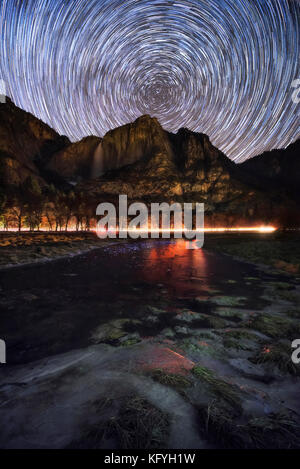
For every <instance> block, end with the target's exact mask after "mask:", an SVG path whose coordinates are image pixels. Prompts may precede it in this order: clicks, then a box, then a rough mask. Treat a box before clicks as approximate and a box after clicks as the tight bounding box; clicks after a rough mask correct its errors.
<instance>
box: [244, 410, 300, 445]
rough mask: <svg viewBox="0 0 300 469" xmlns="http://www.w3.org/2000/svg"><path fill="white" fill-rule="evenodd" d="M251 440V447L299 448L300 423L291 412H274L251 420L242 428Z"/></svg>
mask: <svg viewBox="0 0 300 469" xmlns="http://www.w3.org/2000/svg"><path fill="white" fill-rule="evenodd" d="M241 430H242V432H243V433H244V434H247V435H248V437H249V440H250V442H249V443H250V448H254V449H256V448H258V449H299V448H300V425H299V423H298V422H297V421H296V420H295V419H294V418H293V416H292V415H291V414H290V413H287V412H280V413H273V414H270V415H268V416H266V417H260V418H255V419H252V420H250V422H249V423H248V425H245V426H243V428H242V429H241Z"/></svg>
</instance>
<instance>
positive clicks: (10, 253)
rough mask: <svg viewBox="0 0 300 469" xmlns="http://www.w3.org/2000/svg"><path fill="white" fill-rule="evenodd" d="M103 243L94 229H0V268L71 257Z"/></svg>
mask: <svg viewBox="0 0 300 469" xmlns="http://www.w3.org/2000/svg"><path fill="white" fill-rule="evenodd" d="M111 241H114V240H111ZM107 242H109V240H101V239H99V238H98V237H97V236H96V234H95V233H94V232H78V233H77V232H33V233H30V232H21V233H19V232H7V233H6V232H1V233H0V269H3V268H7V267H15V266H18V265H20V266H21V265H22V266H24V265H29V264H35V263H41V262H47V261H51V260H57V259H63V258H66V257H73V256H76V255H79V254H84V253H86V252H89V251H91V250H93V249H97V248H99V247H102V246H104V245H105V244H107Z"/></svg>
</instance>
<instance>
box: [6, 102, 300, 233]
mask: <svg viewBox="0 0 300 469" xmlns="http://www.w3.org/2000/svg"><path fill="white" fill-rule="evenodd" d="M0 165H1V166H0V169H1V170H2V175H3V174H4V175H5V178H4V180H5V182H6V184H9V185H18V184H19V183H20V182H22V181H23V180H24V179H26V177H27V175H28V174H34V175H35V177H37V178H39V179H40V181H42V182H43V183H45V184H46V183H47V182H49V181H51V182H53V181H54V182H55V181H56V180H57V179H58V180H62V181H65V180H67V181H69V182H76V184H77V185H76V192H77V193H79V192H80V193H81V196H82V194H86V197H88V198H89V199H93V200H94V201H98V202H99V201H101V200H108V199H109V200H110V199H114V198H117V196H118V194H121V193H122V194H127V195H128V197H129V199H132V200H137V199H139V200H145V201H148V202H151V201H162V200H168V201H180V202H183V201H186V202H197V201H198V202H204V203H205V207H206V214H207V220H208V222H209V223H211V224H221V223H222V224H224V223H225V224H229V225H230V224H232V223H237V222H240V223H241V222H245V223H247V224H248V223H249V222H251V223H254V222H263V223H266V222H272V221H273V222H274V221H278V220H279V219H280V220H282V218H284V217H286V216H287V214H288V217H289V218H290V219H293V220H294V221H295V222H297V217H299V215H298V212H299V211H298V208H297V204H296V201H297V196H298V190H297V188H298V186H299V182H300V163H299V140H298V141H297V142H295V143H294V144H292V145H290V146H289V147H288V148H287V149H285V150H274V151H272V152H268V153H265V154H263V155H260V156H258V157H254V158H252V159H250V160H248V161H246V162H245V163H243V164H239V165H238V164H235V163H233V162H232V161H231V160H230V159H229V158H227V157H226V155H224V154H223V153H222V152H221V151H220V150H218V149H217V148H215V147H214V146H213V145H212V143H211V142H210V140H209V137H208V136H207V135H205V134H201V133H196V132H192V131H190V130H188V129H184V128H183V129H180V130H179V131H178V132H177V133H176V134H175V133H170V132H167V131H165V130H164V129H163V128H162V127H161V125H160V123H159V122H158V121H157V119H155V118H151V117H150V116H148V115H146V116H142V117H139V118H138V119H137V120H136V121H135V122H133V123H130V124H126V125H124V126H122V127H119V128H117V129H114V130H111V131H109V132H108V133H107V134H106V135H105V136H104V137H103V138H100V137H94V136H90V137H86V138H84V139H82V140H81V141H80V142H75V143H71V142H70V141H69V140H68V139H67V138H66V137H62V136H60V135H58V134H57V133H56V132H55V131H54V130H53V129H51V128H50V127H49V126H47V125H46V124H44V123H43V122H41V121H40V120H38V119H37V118H35V117H34V116H33V115H31V114H29V113H27V112H24V111H22V110H21V109H19V108H17V107H16V106H15V105H14V104H13V103H12V102H11V101H10V100H9V99H8V100H7V102H6V104H0ZM55 178H57V179H55ZM299 224H300V220H299Z"/></svg>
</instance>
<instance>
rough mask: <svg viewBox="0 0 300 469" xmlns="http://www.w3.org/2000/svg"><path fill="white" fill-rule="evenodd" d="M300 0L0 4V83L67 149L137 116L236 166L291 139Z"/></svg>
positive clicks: (299, 74)
mask: <svg viewBox="0 0 300 469" xmlns="http://www.w3.org/2000/svg"><path fill="white" fill-rule="evenodd" d="M299 18H300V4H299V2H298V1H297V0H251V1H250V0H234V1H232V0H209V1H208V0H178V1H176V0H174V1H171V0H166V1H161V0H138V1H137V0H126V1H119V0H89V1H86V0H26V1H25V0H24V1H21V0H0V30H1V42H0V78H1V79H3V80H4V81H5V83H6V87H7V94H8V96H10V97H11V98H12V100H13V101H14V102H15V104H16V105H18V106H20V107H21V108H23V109H25V110H27V111H29V112H32V113H33V114H34V115H36V116H37V117H39V118H40V119H42V120H43V121H44V122H47V123H48V124H49V125H50V126H51V127H53V128H55V130H57V131H58V132H59V133H61V134H65V135H67V136H68V137H70V139H71V140H72V141H76V140H79V139H80V138H82V137H84V136H87V135H91V134H93V135H99V136H103V135H104V134H105V133H106V132H107V131H108V130H110V129H112V128H114V127H118V126H120V125H123V124H125V123H128V122H132V121H133V120H135V119H136V118H137V117H138V116H140V115H142V114H150V115H151V116H153V117H154V116H155V117H157V118H158V120H159V121H160V123H161V124H162V125H163V127H164V128H165V129H167V130H169V131H173V132H176V131H177V130H178V129H179V128H180V127H187V128H189V129H191V130H194V131H197V132H204V133H206V134H208V135H209V137H210V139H211V141H212V142H213V143H214V145H216V146H217V147H218V148H220V149H221V150H222V151H224V152H225V153H226V154H227V155H228V156H229V157H230V158H232V159H233V160H235V161H243V160H244V159H246V158H248V157H250V156H253V155H255V154H259V153H261V152H262V151H264V150H268V149H271V148H282V147H285V146H287V145H288V144H289V143H291V142H292V141H294V140H296V139H297V138H298V137H299V104H296V103H294V102H293V100H292V95H293V92H294V91H295V90H294V89H293V88H292V82H293V80H295V79H297V78H300V67H299V49H300V44H299V37H300V36H299V30H300V25H299Z"/></svg>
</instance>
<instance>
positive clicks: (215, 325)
mask: <svg viewBox="0 0 300 469" xmlns="http://www.w3.org/2000/svg"><path fill="white" fill-rule="evenodd" d="M197 325H199V326H200V327H205V328H210V329H224V327H227V325H228V323H227V322H226V321H224V319H222V318H218V317H215V316H210V315H209V314H203V315H202V318H201V320H197Z"/></svg>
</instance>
